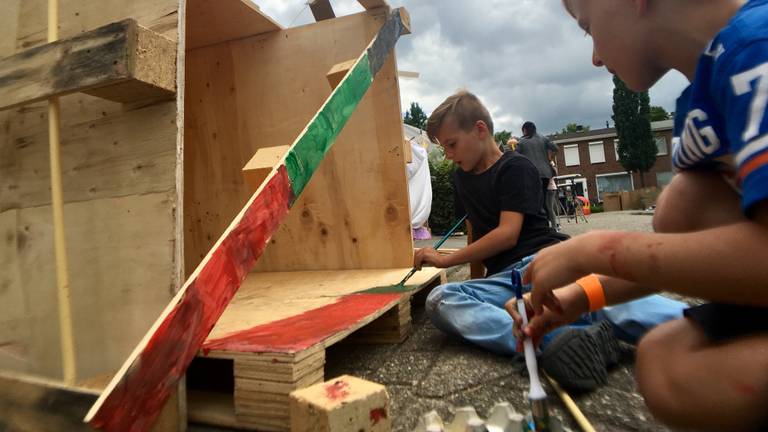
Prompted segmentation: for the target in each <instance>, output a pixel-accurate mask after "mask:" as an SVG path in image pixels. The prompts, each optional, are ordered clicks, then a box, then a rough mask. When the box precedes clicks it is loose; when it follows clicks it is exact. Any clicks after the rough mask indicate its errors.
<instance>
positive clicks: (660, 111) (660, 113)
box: [651, 106, 669, 122]
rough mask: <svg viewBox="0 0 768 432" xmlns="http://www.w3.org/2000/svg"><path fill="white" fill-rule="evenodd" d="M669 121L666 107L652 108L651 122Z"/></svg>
mask: <svg viewBox="0 0 768 432" xmlns="http://www.w3.org/2000/svg"><path fill="white" fill-rule="evenodd" d="M661 120H669V113H668V112H667V110H665V109H664V107H660V106H652V107H651V121H652V122H655V121H661Z"/></svg>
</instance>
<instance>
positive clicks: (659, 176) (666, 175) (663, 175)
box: [656, 171, 674, 187]
mask: <svg viewBox="0 0 768 432" xmlns="http://www.w3.org/2000/svg"><path fill="white" fill-rule="evenodd" d="M673 175H674V173H673V172H672V171H664V172H657V173H656V185H657V186H658V187H664V186H666V185H668V184H669V182H671V181H672V176H673Z"/></svg>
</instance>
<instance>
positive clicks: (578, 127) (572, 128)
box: [560, 123, 589, 134]
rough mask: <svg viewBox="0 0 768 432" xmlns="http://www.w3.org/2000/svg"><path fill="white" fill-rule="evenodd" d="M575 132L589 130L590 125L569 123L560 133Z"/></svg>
mask: <svg viewBox="0 0 768 432" xmlns="http://www.w3.org/2000/svg"><path fill="white" fill-rule="evenodd" d="M574 132H589V126H584V125H581V124H577V123H568V124H567V125H565V127H564V128H563V130H561V131H560V134H567V133H574Z"/></svg>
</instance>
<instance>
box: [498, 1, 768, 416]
mask: <svg viewBox="0 0 768 432" xmlns="http://www.w3.org/2000/svg"><path fill="white" fill-rule="evenodd" d="M563 3H564V5H565V7H566V9H567V10H568V12H569V13H570V14H571V15H572V16H573V17H574V18H575V19H576V20H577V21H578V24H579V26H581V27H582V28H583V29H584V31H585V32H586V33H587V34H590V35H591V36H592V39H593V41H594V50H593V57H592V61H593V63H594V64H595V66H598V67H601V66H605V67H606V68H607V69H608V70H609V71H611V72H613V73H616V74H617V75H619V76H620V77H621V78H622V79H623V80H624V81H625V82H626V83H627V85H628V86H629V87H630V88H632V89H633V90H635V91H641V90H646V89H648V88H649V87H651V86H652V85H653V84H654V83H655V82H656V81H657V80H658V79H659V78H661V77H662V76H663V75H664V74H665V73H666V72H667V71H669V70H670V69H676V70H678V71H680V72H682V73H683V74H685V75H686V76H687V77H688V79H689V80H690V81H691V85H690V87H689V88H688V89H686V90H685V92H683V94H682V95H681V97H680V99H679V100H678V107H677V112H676V120H675V135H676V145H675V148H674V153H673V160H674V165H675V168H676V170H677V171H678V174H677V175H676V176H675V178H674V180H673V181H672V183H671V184H670V185H669V186H668V187H667V188H666V190H665V191H664V193H663V194H662V196H661V197H660V198H659V202H658V206H657V209H656V215H655V216H654V220H653V224H654V229H655V231H656V233H623V232H592V233H589V234H586V235H583V236H580V237H576V238H573V239H571V240H569V241H567V242H563V243H560V244H558V245H555V246H552V247H550V248H547V249H544V250H542V251H541V252H540V253H539V254H538V255H537V256H536V258H535V259H534V261H533V262H532V263H531V265H530V266H529V269H528V271H527V273H526V275H525V280H524V282H530V283H532V284H533V288H532V291H531V294H530V306H531V309H532V312H535V316H534V317H533V319H532V320H531V322H530V324H529V325H528V326H527V327H526V328H525V329H522V332H523V333H525V334H527V335H529V336H531V337H533V338H534V339H536V338H539V337H540V335H541V334H543V333H545V332H547V331H549V330H551V329H552V328H553V327H556V326H559V325H562V324H563V323H566V322H569V321H570V320H572V319H573V317H576V316H578V315H580V314H581V313H583V312H584V311H586V310H589V309H598V308H599V307H600V306H601V305H602V304H616V303H621V302H624V301H627V300H630V299H633V298H636V297H638V296H642V295H647V294H648V293H652V292H658V291H662V290H665V291H673V292H677V293H680V294H683V295H687V296H692V297H699V298H703V299H706V300H708V301H710V302H712V303H708V304H705V305H702V306H699V307H695V308H691V309H688V310H687V311H686V317H685V318H682V319H679V320H675V321H673V322H670V323H666V324H662V325H661V326H659V327H658V328H656V329H655V330H652V331H651V332H650V333H648V334H647V335H646V336H645V338H644V339H642V340H641V342H640V345H639V347H638V352H637V365H636V374H637V380H638V387H639V390H640V392H641V393H642V394H643V396H644V398H645V400H646V403H647V405H648V407H649V409H650V410H651V412H652V413H653V414H654V415H655V416H657V417H658V418H659V419H660V420H661V421H663V422H665V423H668V424H670V425H672V426H674V427H678V428H685V429H708V430H738V431H745V430H766V429H763V428H766V427H768V422H767V421H766V420H768V415H767V414H766V408H768V115H766V114H767V113H766V105H768V0H751V1H749V2H746V1H739V0H600V1H598V0H564V1H563ZM574 257H576V259H573V258H574ZM579 278H581V279H579ZM574 281H577V283H574ZM507 309H508V311H509V312H510V313H511V314H512V315H513V318H514V319H515V322H516V327H515V332H516V334H517V335H518V337H519V336H520V335H521V329H520V327H519V326H520V325H521V323H520V317H519V316H517V314H516V313H514V310H513V307H512V304H508V305H507ZM556 310H559V312H555V311H556Z"/></svg>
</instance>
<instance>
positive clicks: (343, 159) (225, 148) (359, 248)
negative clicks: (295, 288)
mask: <svg viewBox="0 0 768 432" xmlns="http://www.w3.org/2000/svg"><path fill="white" fill-rule="evenodd" d="M384 18H385V16H383V15H380V14H374V13H362V14H357V15H351V16H345V17H340V18H336V19H333V20H329V21H322V22H320V23H316V24H311V25H308V26H302V27H298V28H292V29H287V30H285V31H281V32H278V33H275V34H269V35H264V36H259V37H253V38H246V39H242V40H239V41H235V42H231V43H228V44H220V45H216V46H211V47H207V48H204V49H200V50H194V51H192V52H189V53H188V55H187V77H188V81H187V83H188V88H187V106H186V108H185V110H186V114H185V115H186V121H187V127H186V140H185V147H184V152H185V154H184V156H185V167H186V170H187V172H186V175H185V178H186V179H187V183H186V185H185V199H186V205H185V210H184V215H185V235H186V241H185V247H186V253H185V256H186V267H187V269H189V270H191V269H194V268H195V266H196V265H197V264H198V263H199V262H200V260H201V259H202V258H203V256H204V255H205V253H206V252H207V251H208V250H209V249H210V247H211V246H212V245H213V242H214V241H215V239H216V238H218V236H219V235H220V234H221V233H222V232H224V230H225V229H226V227H227V225H228V223H229V221H230V220H231V219H232V217H234V215H236V214H237V212H238V211H239V209H240V208H242V206H243V204H244V203H245V202H246V201H247V200H248V198H249V196H250V194H249V192H248V188H247V186H246V185H245V182H244V181H243V179H242V177H241V175H240V173H239V171H240V169H241V168H242V167H243V165H245V163H246V162H247V161H248V159H249V158H251V157H252V156H253V154H254V153H255V151H256V150H257V149H258V148H260V147H269V146H274V145H275V144H276V143H284V142H291V141H292V140H293V139H294V138H295V137H296V136H297V135H298V134H300V133H301V132H302V129H303V128H304V127H305V125H306V123H307V122H308V121H309V119H311V117H312V116H313V115H314V114H315V112H316V111H317V108H318V107H319V106H320V105H322V103H323V101H324V100H325V98H326V97H327V95H328V94H330V92H331V89H330V88H329V86H328V82H327V80H326V78H325V74H326V73H327V72H328V70H329V69H330V68H331V67H332V66H333V65H335V64H337V63H340V62H343V61H346V60H348V59H350V58H352V57H356V56H357V55H358V54H359V53H360V52H361V51H362V50H363V49H364V48H365V44H366V41H369V40H370V39H371V38H372V37H373V35H374V34H376V32H377V30H378V29H379V28H380V27H381V24H382V22H383V20H384ZM398 94H399V87H398V84H397V77H396V68H395V63H394V60H389V61H388V62H386V63H385V64H384V65H383V67H382V69H381V71H380V72H379V74H378V75H377V79H376V81H375V82H374V84H373V86H372V90H371V91H370V92H369V94H368V95H366V96H365V97H364V98H363V100H362V101H361V102H360V104H359V105H358V107H357V109H356V110H355V113H354V114H353V116H352V117H351V118H350V120H349V122H348V124H347V125H346V126H345V128H344V130H343V131H342V132H341V134H340V135H339V137H338V139H337V140H336V143H335V144H334V146H333V147H332V148H331V150H330V152H329V154H328V155H327V157H326V158H325V159H324V160H323V162H322V163H321V164H320V167H319V168H318V171H317V173H316V175H315V176H313V178H312V181H311V182H310V183H309V185H307V188H306V190H304V192H303V193H302V196H301V197H299V200H298V202H297V204H296V206H295V207H294V208H295V211H293V212H291V213H290V214H289V215H288V218H287V220H286V221H285V222H284V223H282V224H281V227H280V229H279V230H278V232H277V233H276V234H275V235H274V236H273V237H272V239H271V242H270V246H269V248H268V249H267V251H266V252H265V254H264V256H263V257H262V258H261V259H260V260H259V263H257V269H258V270H259V271H294V270H296V271H298V270H332V269H356V268H393V267H405V266H409V265H411V264H412V252H411V247H412V240H411V233H410V230H409V228H408V225H409V224H410V219H409V218H410V216H409V215H410V212H409V209H408V195H407V179H406V176H405V172H404V169H403V164H404V160H403V155H402V152H401V148H402V131H401V129H402V119H401V114H400V113H399V100H398V96H397V95H398ZM373 95H379V96H376V97H374V96H373ZM254 100H258V101H259V103H253V101H254ZM287 101H290V102H289V103H287ZM378 104H384V105H386V106H387V109H386V115H385V113H383V112H377V111H376V108H375V107H376V106H378ZM377 114H378V115H377ZM298 245H301V246H300V247H299V246H298Z"/></svg>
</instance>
